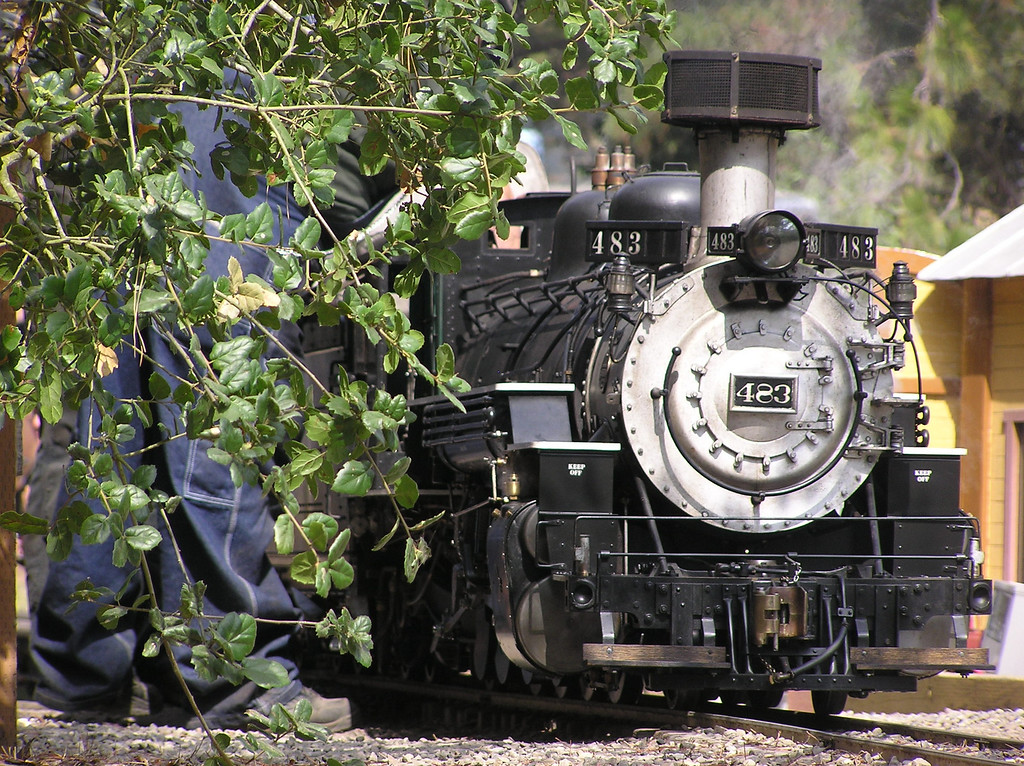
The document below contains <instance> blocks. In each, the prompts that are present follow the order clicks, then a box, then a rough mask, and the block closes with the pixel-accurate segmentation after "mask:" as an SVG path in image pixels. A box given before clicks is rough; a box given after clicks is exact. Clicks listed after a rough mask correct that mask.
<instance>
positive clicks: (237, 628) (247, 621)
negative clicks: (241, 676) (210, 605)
mask: <svg viewBox="0 0 1024 766" xmlns="http://www.w3.org/2000/svg"><path fill="white" fill-rule="evenodd" d="M216 634H217V638H218V643H220V644H221V646H222V647H223V648H224V651H225V652H226V653H227V655H228V656H229V657H230V658H231V659H233V660H235V661H236V662H237V661H239V660H241V659H243V658H245V657H248V656H249V654H250V653H251V652H252V650H253V647H254V646H256V620H255V619H253V616H252V615H250V614H239V613H238V612H228V613H227V614H225V615H224V617H223V618H221V620H220V622H219V623H218V624H217V630H216Z"/></svg>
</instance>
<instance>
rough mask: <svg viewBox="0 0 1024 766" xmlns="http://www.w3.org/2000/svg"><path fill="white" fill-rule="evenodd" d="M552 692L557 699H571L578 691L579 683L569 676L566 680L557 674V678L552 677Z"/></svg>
mask: <svg viewBox="0 0 1024 766" xmlns="http://www.w3.org/2000/svg"><path fill="white" fill-rule="evenodd" d="M551 684H552V693H553V694H554V695H555V697H556V698H557V699H560V700H561V699H571V698H572V697H574V696H575V695H576V693H577V692H579V689H580V687H579V684H578V683H577V682H576V679H574V678H570V679H569V680H568V681H566V680H565V679H564V678H562V677H561V676H559V677H558V678H555V679H552V681H551Z"/></svg>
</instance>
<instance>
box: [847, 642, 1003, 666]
mask: <svg viewBox="0 0 1024 766" xmlns="http://www.w3.org/2000/svg"><path fill="white" fill-rule="evenodd" d="M850 662H851V663H852V664H853V665H854V667H856V668H857V669H858V670H915V671H916V670H927V671H942V670H949V671H952V672H957V671H968V670H995V665H989V664H988V649H915V648H910V647H890V646H873V647H864V648H858V647H853V648H851V649H850Z"/></svg>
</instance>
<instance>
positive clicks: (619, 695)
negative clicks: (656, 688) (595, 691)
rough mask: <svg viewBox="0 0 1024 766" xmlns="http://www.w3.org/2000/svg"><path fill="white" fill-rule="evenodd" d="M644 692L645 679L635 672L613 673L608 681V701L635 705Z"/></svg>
mask: <svg viewBox="0 0 1024 766" xmlns="http://www.w3.org/2000/svg"><path fill="white" fill-rule="evenodd" d="M643 693H644V680H643V678H641V677H640V676H638V675H636V674H635V673H622V672H615V673H612V675H611V678H610V680H609V683H608V689H607V694H608V701H609V702H611V703H613V704H616V705H619V704H621V705H635V704H636V703H637V702H638V701H639V700H640V695H642V694H643Z"/></svg>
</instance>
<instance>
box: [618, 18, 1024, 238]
mask: <svg viewBox="0 0 1024 766" xmlns="http://www.w3.org/2000/svg"><path fill="white" fill-rule="evenodd" d="M672 4H673V6H674V8H675V9H676V11H677V26H676V30H675V33H674V38H675V40H676V42H677V43H678V47H680V48H689V49H706V50H716V49H727V50H744V51H759V52H775V53H788V54H799V55H806V56H813V57H816V58H820V59H821V60H822V62H823V67H822V72H821V78H820V87H821V94H820V96H821V112H822V117H823V124H822V127H821V128H820V129H818V130H814V131H807V132H803V133H801V132H792V133H790V134H788V135H787V140H786V144H785V146H784V147H783V148H782V150H781V151H780V155H779V173H780V179H779V185H780V187H781V188H784V189H787V190H790V191H793V192H797V193H800V194H804V195H807V196H809V197H812V198H813V199H815V200H817V201H818V203H819V205H820V209H821V217H822V219H823V220H833V221H837V222H844V223H850V224H856V225H863V226H877V227H878V228H879V230H880V238H881V241H882V242H883V243H885V244H889V245H899V246H905V247H913V248H919V249H924V250H929V251H932V252H936V253H945V252H947V251H948V250H950V249H951V248H952V247H954V246H955V245H957V244H959V243H960V242H962V241H963V240H965V239H966V238H968V237H969V236H971V235H972V234H974V233H975V232H977V231H978V230H979V229H981V228H983V227H984V226H985V225H987V224H988V223H991V222H992V221H993V220H995V219H996V218H998V217H999V216H1002V215H1004V214H1006V213H1007V212H1009V211H1010V210H1012V209H1013V208H1015V207H1017V206H1018V205H1020V204H1022V203H1024V183H1022V180H1024V151H1022V142H1024V77H1022V76H1021V74H1022V70H1021V66H1022V59H1024V5H1022V4H1021V3H1020V2H1017V1H1016V0H860V2H854V3H847V2H838V0H832V1H831V2H824V3H823V2H820V0H766V1H765V2H759V3H752V2H749V0H674V2H673V3H672ZM608 127H609V126H608V124H607V123H606V124H605V128H606V130H605V131H604V132H605V133H606V135H608V136H610V138H608V139H607V140H608V141H609V142H611V143H614V142H616V141H618V140H619V138H615V137H614V136H621V140H623V141H626V140H631V142H632V145H633V147H634V149H635V150H636V152H637V155H638V159H639V161H642V162H650V163H651V164H652V165H654V166H656V167H660V166H661V165H662V164H663V163H664V162H666V161H669V160H673V161H675V160H685V161H690V162H691V163H695V161H696V149H695V147H694V146H693V141H692V137H691V134H690V131H689V130H678V129H674V128H669V127H666V126H663V125H651V126H650V127H649V128H646V129H644V131H643V132H642V133H641V134H639V135H637V136H634V137H632V138H631V139H630V138H629V137H626V136H624V135H622V134H621V133H615V131H614V126H611V129H608Z"/></svg>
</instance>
